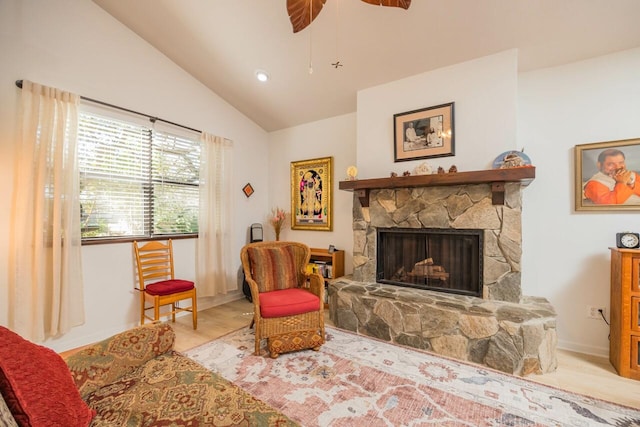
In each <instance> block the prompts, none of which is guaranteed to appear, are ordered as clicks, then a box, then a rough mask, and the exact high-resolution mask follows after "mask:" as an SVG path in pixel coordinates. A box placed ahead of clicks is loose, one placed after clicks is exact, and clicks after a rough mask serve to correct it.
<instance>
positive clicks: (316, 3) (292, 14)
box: [287, 0, 327, 33]
mask: <svg viewBox="0 0 640 427" xmlns="http://www.w3.org/2000/svg"><path fill="white" fill-rule="evenodd" d="M326 1H327V0H287V12H289V20H290V21H291V25H292V26H293V32H294V33H297V32H298V31H301V30H304V29H305V28H307V26H308V25H309V24H311V22H313V20H314V19H316V16H318V14H319V13H320V11H321V10H322V6H324V4H325V2H326ZM312 3H313V10H311V5H312ZM310 11H311V12H312V13H313V16H312V17H311V20H309V12H310Z"/></svg>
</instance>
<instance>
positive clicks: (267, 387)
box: [184, 328, 640, 427]
mask: <svg viewBox="0 0 640 427" xmlns="http://www.w3.org/2000/svg"><path fill="white" fill-rule="evenodd" d="M253 343H254V335H253V331H252V330H249V329H248V328H243V329H240V330H238V331H235V332H232V333H230V334H228V335H226V336H224V337H221V338H219V339H216V340H214V341H211V342H209V343H206V344H203V345H201V346H199V347H196V348H194V349H192V350H189V351H187V352H185V353H184V354H185V355H186V356H187V357H189V358H191V359H193V360H195V361H196V362H199V363H200V364H202V365H204V366H205V367H207V368H208V369H211V370H213V371H215V372H218V373H220V374H221V375H222V376H223V377H225V378H227V379H228V380H230V381H232V382H233V383H235V384H237V385H239V386H240V387H242V388H243V389H245V390H246V391H248V392H249V393H251V394H253V395H254V396H256V397H258V398H259V399H262V400H264V401H265V402H267V403H269V404H271V405H272V406H273V407H275V408H277V409H279V410H281V411H282V412H283V413H284V414H286V415H287V416H288V417H290V418H291V419H293V420H295V421H297V422H298V423H300V424H301V425H302V426H305V427H311V426H322V427H325V426H349V427H351V426H367V427H374V426H427V425H428V426H438V427H440V426H629V427H630V426H640V411H639V410H636V409H632V408H628V407H624V406H618V405H615V404H613V403H610V402H605V401H602V400H598V399H593V398H589V397H586V396H582V395H577V394H573V393H570V392H566V391H563V390H559V389H555V388H552V387H548V386H544V385H540V384H536V383H534V382H531V381H527V380H525V379H523V378H520V377H515V376H512V375H507V374H504V373H501V372H497V371H494V370H491V369H488V368H484V367H482V366H477V365H471V364H467V363H464V362H458V361H455V360H451V359H447V358H443V357H439V356H436V355H433V354H430V353H426V352H422V351H418V350H414V349H409V348H405V347H400V346H396V345H392V344H388V343H385V342H381V341H377V340H374V339H370V338H367V337H363V336H358V335H354V334H352V333H350V332H346V331H343V330H339V329H335V328H327V343H326V344H324V345H323V346H322V348H321V350H320V351H319V352H314V351H312V350H308V351H302V352H297V353H289V354H283V355H281V356H280V357H279V358H277V359H271V358H269V357H266V356H265V355H266V349H263V352H264V354H265V355H262V356H253V354H252V353H253V347H254V344H253Z"/></svg>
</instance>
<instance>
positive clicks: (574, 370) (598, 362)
mask: <svg viewBox="0 0 640 427" xmlns="http://www.w3.org/2000/svg"><path fill="white" fill-rule="evenodd" d="M252 316H253V305H252V304H251V303H250V302H249V301H247V300H246V299H244V298H243V299H240V300H236V301H233V302H230V303H227V304H224V305H221V306H218V307H213V308H210V309H207V310H203V311H200V312H199V313H198V330H197V331H194V330H193V328H192V325H191V317H189V316H184V317H181V318H178V320H176V323H175V326H174V329H175V331H176V345H175V348H176V350H178V351H184V350H188V349H190V348H192V347H195V346H197V345H200V344H203V343H205V342H207V341H210V340H212V339H214V338H217V337H219V336H222V335H224V334H226V333H229V332H232V331H234V330H236V329H238V328H241V327H248V325H249V323H251V318H252ZM325 318H326V323H327V324H328V325H332V323H331V320H330V319H329V313H328V311H327V313H326V316H325ZM527 379H528V380H531V381H535V382H538V383H542V384H546V385H550V386H553V387H556V388H561V389H564V390H570V391H572V392H575V393H581V394H584V395H587V396H593V397H596V398H600V399H604V400H608V401H611V402H615V403H618V404H621V405H627V406H631V407H634V408H638V409H640V381H636V380H631V379H628V378H623V377H620V376H618V375H617V374H616V372H615V370H614V369H613V367H612V366H611V364H610V363H609V360H608V359H606V358H602V357H597V356H591V355H586V354H582V353H575V352H571V351H566V350H559V351H558V369H557V370H556V372H553V373H550V374H545V375H531V376H529V377H527Z"/></svg>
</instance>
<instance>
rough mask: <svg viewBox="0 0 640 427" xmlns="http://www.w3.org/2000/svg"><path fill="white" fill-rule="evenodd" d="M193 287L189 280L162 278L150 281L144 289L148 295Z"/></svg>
mask: <svg viewBox="0 0 640 427" xmlns="http://www.w3.org/2000/svg"><path fill="white" fill-rule="evenodd" d="M194 287H195V285H194V284H193V282H191V281H189V280H180V279H173V280H163V281H162V282H156V283H151V284H150V285H147V286H145V288H144V290H145V291H146V292H147V293H148V294H149V295H170V294H176V293H178V292H184V291H188V290H191V289H193V288H194Z"/></svg>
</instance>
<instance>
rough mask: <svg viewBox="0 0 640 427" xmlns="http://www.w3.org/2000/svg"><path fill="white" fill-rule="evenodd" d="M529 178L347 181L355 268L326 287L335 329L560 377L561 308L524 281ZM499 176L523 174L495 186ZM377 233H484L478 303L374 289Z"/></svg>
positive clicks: (450, 296) (462, 176)
mask: <svg viewBox="0 0 640 427" xmlns="http://www.w3.org/2000/svg"><path fill="white" fill-rule="evenodd" d="M532 172H534V171H532V170H529V171H526V170H514V171H506V172H502V171H480V172H469V173H463V174H445V175H443V176H442V178H440V177H435V176H426V177H424V178H422V177H409V178H408V179H407V181H406V182H407V183H410V185H408V186H407V187H403V186H402V182H403V181H401V178H394V179H374V180H364V181H359V182H357V181H356V182H353V181H352V182H348V181H347V182H341V183H340V184H341V187H340V188H341V189H353V190H354V191H355V192H354V198H353V233H354V234H353V236H354V248H353V260H354V271H353V276H352V277H350V278H348V279H347V278H343V279H338V280H335V281H333V282H332V283H331V284H330V286H329V307H330V308H329V312H330V316H331V319H332V320H333V322H334V323H335V324H336V326H338V327H341V328H344V329H348V330H351V331H354V332H357V333H361V334H365V335H369V336H373V337H376V338H380V339H383V340H386V341H391V342H394V343H397V344H403V345H409V346H412V347H416V348H421V349H425V350H429V351H433V352H435V353H438V354H442V355H445V356H450V357H454V358H457V359H461V360H467V361H471V362H475V363H480V364H484V365H486V366H489V367H492V368H495V369H499V370H501V371H504V372H508V373H512V374H517V375H527V374H530V373H533V372H535V373H546V372H552V371H554V370H555V369H556V367H557V359H556V343H557V336H556V314H555V311H554V309H553V307H552V306H551V305H550V304H549V302H548V301H547V300H546V299H544V298H538V297H526V296H524V297H523V296H522V290H521V283H520V279H521V274H520V261H521V255H522V244H521V243H522V235H521V210H522V204H521V200H522V196H521V192H522V189H523V188H524V185H523V184H524V183H525V181H524V180H522V179H521V178H526V177H525V176H524V175H528V176H527V177H528V178H532V177H533V175H534V173H532ZM501 173H507V174H514V175H516V174H518V175H522V176H520V177H517V178H515V179H513V182H510V180H509V179H504V182H495V181H500V179H498V178H500V177H498V176H497V175H498V174H501ZM485 175H490V178H489V179H487V180H486V181H483V180H484V179H485ZM467 177H470V178H471V180H470V181H469V182H470V183H468V184H467V183H465V182H464V180H466V179H467ZM476 178H478V179H476ZM423 183H424V185H422V184H423ZM385 185H389V187H385ZM361 189H364V190H361ZM378 227H384V228H393V227H398V228H453V229H482V230H484V248H483V251H482V253H483V258H482V260H483V273H482V277H483V295H482V298H477V297H471V296H464V295H455V294H446V293H441V292H435V291H429V290H424V289H412V288H404V287H398V286H393V285H385V284H380V283H376V278H375V274H376V254H377V248H376V243H377V242H376V238H377V233H376V230H377V228H378Z"/></svg>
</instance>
